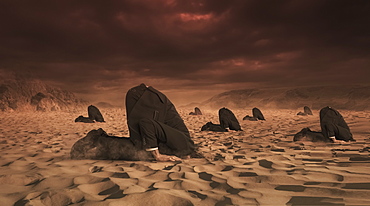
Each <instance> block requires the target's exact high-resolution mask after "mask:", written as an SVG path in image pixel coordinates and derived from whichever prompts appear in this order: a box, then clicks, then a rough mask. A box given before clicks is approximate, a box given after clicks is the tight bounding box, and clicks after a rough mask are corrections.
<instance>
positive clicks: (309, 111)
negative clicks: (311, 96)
mask: <svg viewBox="0 0 370 206" xmlns="http://www.w3.org/2000/svg"><path fill="white" fill-rule="evenodd" d="M303 111H304V113H306V114H307V115H312V111H311V109H310V108H309V107H308V106H304V107H303Z"/></svg>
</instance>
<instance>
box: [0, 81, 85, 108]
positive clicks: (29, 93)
mask: <svg viewBox="0 0 370 206" xmlns="http://www.w3.org/2000/svg"><path fill="white" fill-rule="evenodd" d="M87 104H88V103H87V102H85V101H83V100H80V99H78V98H76V97H75V95H74V94H73V93H72V92H69V91H65V90H62V89H60V88H57V87H53V86H50V85H48V84H46V83H45V82H43V81H41V80H39V79H37V78H34V77H30V76H25V75H15V74H12V75H9V74H7V75H6V76H1V81H0V111H67V110H71V109H76V108H78V107H81V106H86V105H87Z"/></svg>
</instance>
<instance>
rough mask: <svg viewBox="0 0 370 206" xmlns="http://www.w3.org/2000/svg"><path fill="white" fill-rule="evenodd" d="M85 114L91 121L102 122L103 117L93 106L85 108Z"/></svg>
mask: <svg viewBox="0 0 370 206" xmlns="http://www.w3.org/2000/svg"><path fill="white" fill-rule="evenodd" d="M87 112H88V115H89V118H90V119H91V120H95V121H97V122H104V118H103V115H102V114H101V113H100V111H99V109H98V108H97V107H95V106H94V105H90V106H89V107H88V108H87Z"/></svg>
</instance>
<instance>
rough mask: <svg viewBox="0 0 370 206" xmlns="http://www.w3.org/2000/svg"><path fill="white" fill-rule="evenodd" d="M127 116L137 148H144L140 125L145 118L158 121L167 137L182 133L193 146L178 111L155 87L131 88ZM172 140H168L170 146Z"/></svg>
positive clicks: (131, 137) (127, 100)
mask: <svg viewBox="0 0 370 206" xmlns="http://www.w3.org/2000/svg"><path fill="white" fill-rule="evenodd" d="M126 115H127V124H128V128H129V131H130V139H131V140H132V142H133V143H134V144H135V146H137V147H141V146H142V145H141V144H142V140H141V136H140V130H139V125H138V123H139V121H140V120H141V119H143V118H150V119H154V120H156V121H157V122H158V123H159V124H161V126H162V129H163V130H164V132H165V134H166V136H167V137H173V136H175V135H177V136H178V131H180V132H181V133H182V134H183V135H184V136H186V138H187V139H189V143H190V144H193V142H192V141H191V140H190V134H189V131H188V129H187V127H186V125H185V123H184V121H183V120H182V118H181V117H180V115H179V114H178V112H177V111H176V108H175V106H174V105H173V104H172V102H171V101H170V100H169V99H168V98H167V97H166V96H165V95H164V94H162V93H161V92H159V91H158V90H156V89H154V88H153V87H147V86H146V85H145V84H141V85H139V86H136V87H133V88H131V89H130V90H129V91H128V92H127V95H126ZM173 129H176V130H177V131H174V130H173ZM171 140H172V139H170V138H167V141H168V142H167V144H168V145H171V144H172V143H171ZM174 145H175V144H174ZM179 149H181V148H179Z"/></svg>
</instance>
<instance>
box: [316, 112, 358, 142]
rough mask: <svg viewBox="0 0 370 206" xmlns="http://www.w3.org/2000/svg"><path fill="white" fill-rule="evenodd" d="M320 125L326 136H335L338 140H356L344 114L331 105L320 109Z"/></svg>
mask: <svg viewBox="0 0 370 206" xmlns="http://www.w3.org/2000/svg"><path fill="white" fill-rule="evenodd" d="M320 126H321V132H322V134H323V135H324V136H325V137H326V138H329V137H333V136H335V138H336V139H337V140H344V141H350V140H354V139H353V137H352V133H351V131H350V129H349V127H348V125H347V123H346V122H345V121H344V118H343V116H342V115H341V114H340V113H339V112H338V111H337V110H335V109H333V108H331V107H324V108H322V109H321V110H320Z"/></svg>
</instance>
